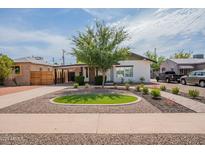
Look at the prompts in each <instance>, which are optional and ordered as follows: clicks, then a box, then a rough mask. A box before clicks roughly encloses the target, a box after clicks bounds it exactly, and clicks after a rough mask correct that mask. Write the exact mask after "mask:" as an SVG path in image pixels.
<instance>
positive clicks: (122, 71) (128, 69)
mask: <svg viewBox="0 0 205 154" xmlns="http://www.w3.org/2000/svg"><path fill="white" fill-rule="evenodd" d="M116 77H117V78H123V77H133V66H120V67H116Z"/></svg>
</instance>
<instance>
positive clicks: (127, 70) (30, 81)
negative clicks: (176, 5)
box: [5, 53, 154, 85]
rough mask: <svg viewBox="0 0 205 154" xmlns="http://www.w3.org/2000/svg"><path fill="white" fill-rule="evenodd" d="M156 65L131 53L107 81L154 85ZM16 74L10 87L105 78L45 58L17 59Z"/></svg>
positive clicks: (82, 67) (83, 67)
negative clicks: (51, 62)
mask: <svg viewBox="0 0 205 154" xmlns="http://www.w3.org/2000/svg"><path fill="white" fill-rule="evenodd" d="M152 62H154V61H152V60H150V59H148V58H146V57H143V56H141V55H138V54H135V53H131V54H130V57H129V58H128V59H127V60H122V61H119V62H118V63H117V64H115V65H113V67H112V68H111V69H109V70H108V71H107V73H106V79H107V80H106V81H107V82H115V83H121V82H122V81H123V82H129V81H130V82H140V78H141V77H143V78H144V79H145V82H150V64H151V63H152ZM14 63H15V66H14V70H13V74H12V75H11V76H10V77H9V78H8V79H6V80H5V84H6V85H15V84H16V85H46V84H53V83H69V82H74V81H75V77H76V76H79V75H83V76H84V77H85V82H89V83H94V81H95V77H96V76H99V75H102V74H101V72H100V71H99V70H98V69H97V68H95V69H90V68H89V67H88V65H86V64H72V65H60V66H54V65H50V64H48V63H46V62H45V61H44V60H43V59H42V58H41V57H26V58H20V59H14Z"/></svg>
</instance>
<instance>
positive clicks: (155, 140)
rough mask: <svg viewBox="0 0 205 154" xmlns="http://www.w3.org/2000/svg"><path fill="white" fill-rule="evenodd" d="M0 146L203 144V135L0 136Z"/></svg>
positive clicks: (204, 138) (204, 139) (204, 142)
mask: <svg viewBox="0 0 205 154" xmlns="http://www.w3.org/2000/svg"><path fill="white" fill-rule="evenodd" d="M0 144H1V145H2V144H9V145H10V144H18V145H22V144H44V145H46V144H49V145H50V144H51V145H55V144H61V145H62V144H63V145H66V144H69V145H70V144H72V145H73V144H74V145H76V144H77V145H82V144H91V145H95V144H98V145H104V144H111V145H116V144H125V145H128V144H134V145H135V144H145V145H147V144H172V145H177V144H180V145H188V144H191V145H192V144H203V145H204V144H205V135H204V134H0Z"/></svg>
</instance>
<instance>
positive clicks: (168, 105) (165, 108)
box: [135, 92, 195, 113]
mask: <svg viewBox="0 0 205 154" xmlns="http://www.w3.org/2000/svg"><path fill="white" fill-rule="evenodd" d="M135 93H136V94H137V95H139V96H141V97H142V98H144V99H146V100H147V101H148V102H149V103H151V104H152V105H153V106H155V107H157V108H158V109H160V110H161V111H162V112H163V113H178V112H180V113H181V112H183V113H193V112H195V111H193V110H191V109H189V108H187V107H185V106H183V105H180V104H178V103H176V102H174V101H172V100H169V99H167V98H164V97H160V98H159V99H153V98H152V96H151V95H143V94H142V92H135Z"/></svg>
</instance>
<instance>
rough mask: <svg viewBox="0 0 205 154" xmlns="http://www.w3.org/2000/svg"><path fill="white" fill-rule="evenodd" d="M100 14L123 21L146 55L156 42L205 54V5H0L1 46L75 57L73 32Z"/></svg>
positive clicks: (16, 52) (160, 47) (162, 47)
mask: <svg viewBox="0 0 205 154" xmlns="http://www.w3.org/2000/svg"><path fill="white" fill-rule="evenodd" d="M96 20H99V21H104V22H105V23H106V24H108V25H110V26H124V27H125V29H126V30H127V32H128V34H129V39H128V40H127V41H125V42H124V45H126V46H128V47H130V48H131V51H132V52H134V53H137V54H141V55H143V54H144V53H145V52H146V51H148V50H150V51H153V50H154V48H156V51H157V54H158V55H163V56H166V57H169V56H170V55H173V54H174V53H176V52H178V51H181V50H184V51H188V52H193V53H194V54H197V53H203V54H205V9H137V8H136V9H0V52H1V53H4V54H7V55H8V56H10V57H11V58H21V57H28V56H42V57H44V58H45V60H46V61H48V62H52V60H53V58H54V61H55V62H58V63H61V62H62V58H61V57H62V49H64V50H66V51H67V54H66V55H65V58H66V63H67V64H72V63H75V57H72V56H71V55H70V54H69V53H70V52H72V47H73V43H72V41H71V39H72V36H75V35H76V34H77V32H79V31H80V32H83V31H84V30H85V27H86V26H90V25H93V24H94V22H95V21H96Z"/></svg>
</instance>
